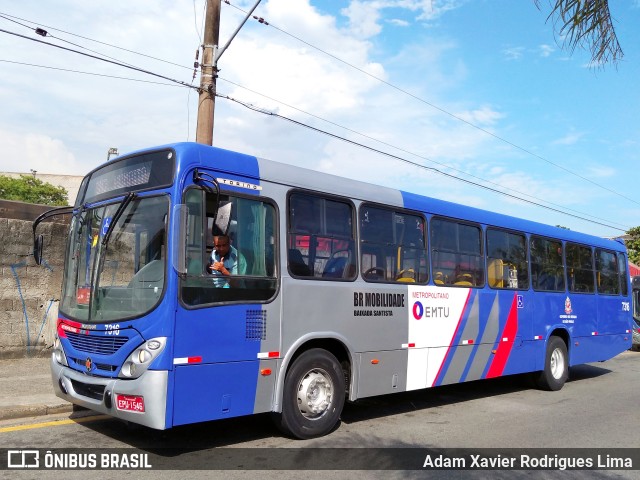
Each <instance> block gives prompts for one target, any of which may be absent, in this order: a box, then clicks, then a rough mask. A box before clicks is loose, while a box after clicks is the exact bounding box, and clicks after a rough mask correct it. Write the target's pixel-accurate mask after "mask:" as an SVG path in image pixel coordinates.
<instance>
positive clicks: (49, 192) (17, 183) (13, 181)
mask: <svg viewBox="0 0 640 480" xmlns="http://www.w3.org/2000/svg"><path fill="white" fill-rule="evenodd" d="M0 198H3V199H5V200H15V201H18V202H28V203H37V204H39V205H54V206H57V205H68V204H69V200H68V199H67V191H66V190H65V189H64V188H62V187H56V186H54V185H51V184H50V183H45V182H43V181H42V180H38V179H37V178H35V177H33V176H31V175H20V178H11V177H7V176H5V175H0Z"/></svg>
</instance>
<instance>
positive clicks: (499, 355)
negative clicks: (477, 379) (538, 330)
mask: <svg viewBox="0 0 640 480" xmlns="http://www.w3.org/2000/svg"><path fill="white" fill-rule="evenodd" d="M517 307H518V304H517V300H516V296H515V295H514V296H513V302H511V309H510V310H509V316H508V317H507V323H506V325H505V326H504V330H503V331H502V335H501V337H502V338H504V337H508V338H515V337H516V333H517V332H518V308H517ZM512 347H513V342H499V343H498V348H497V350H496V354H495V355H494V357H493V361H492V362H491V366H490V367H489V371H488V372H487V377H486V378H494V377H499V376H500V375H502V372H503V371H504V367H505V366H506V365H507V360H509V354H510V353H511V348H512Z"/></svg>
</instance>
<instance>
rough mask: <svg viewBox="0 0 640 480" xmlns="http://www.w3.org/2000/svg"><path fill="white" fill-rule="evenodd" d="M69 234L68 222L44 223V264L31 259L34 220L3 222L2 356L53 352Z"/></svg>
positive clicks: (0, 242)
mask: <svg viewBox="0 0 640 480" xmlns="http://www.w3.org/2000/svg"><path fill="white" fill-rule="evenodd" d="M57 218H60V217H57ZM66 232H67V226H66V225H65V224H64V223H52V222H49V221H47V222H44V223H41V224H40V226H39V227H38V233H42V234H44V238H45V241H44V252H45V254H44V259H45V262H44V263H43V265H40V266H38V265H36V264H35V262H34V260H33V256H32V255H31V252H32V250H33V246H32V242H33V230H32V223H31V221H29V220H20V219H13V218H0V358H11V357H21V356H31V355H43V354H46V353H47V352H48V351H50V350H51V347H52V345H53V340H54V334H55V327H56V321H57V318H58V304H59V299H60V290H61V286H62V267H63V260H64V248H65V240H66Z"/></svg>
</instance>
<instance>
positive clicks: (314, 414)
mask: <svg viewBox="0 0 640 480" xmlns="http://www.w3.org/2000/svg"><path fill="white" fill-rule="evenodd" d="M297 399H298V408H299V409H300V413H302V415H304V416H305V417H307V418H311V419H314V418H318V417H321V416H322V415H323V414H324V413H325V412H326V411H327V409H328V408H329V406H330V405H331V400H332V399H333V384H332V383H331V378H330V377H329V375H328V374H327V372H325V371H324V370H321V369H314V370H311V371H310V372H308V373H307V374H306V375H305V376H304V377H303V378H302V380H301V381H300V384H299V385H298V395H297Z"/></svg>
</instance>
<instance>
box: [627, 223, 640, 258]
mask: <svg viewBox="0 0 640 480" xmlns="http://www.w3.org/2000/svg"><path fill="white" fill-rule="evenodd" d="M627 235H629V238H628V239H627V240H625V242H624V243H625V244H626V245H627V253H628V255H629V261H630V262H631V263H635V264H636V265H640V227H633V228H630V229H629V230H628V231H627Z"/></svg>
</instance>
